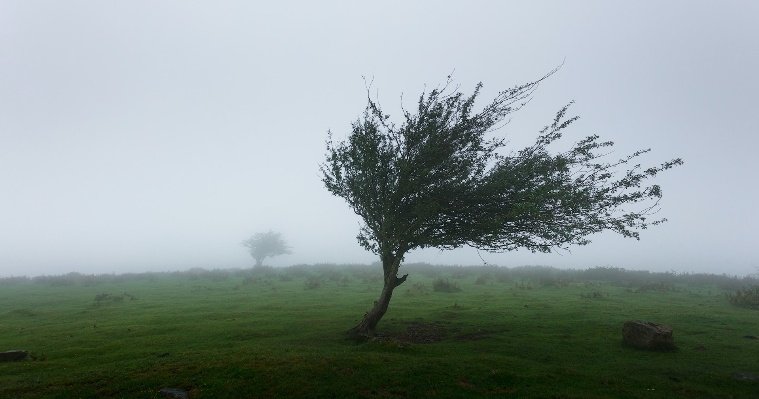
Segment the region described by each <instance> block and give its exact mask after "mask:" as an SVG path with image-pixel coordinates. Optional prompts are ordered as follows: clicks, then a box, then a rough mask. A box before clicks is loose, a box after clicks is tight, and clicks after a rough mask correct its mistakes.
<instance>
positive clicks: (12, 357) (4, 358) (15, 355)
mask: <svg viewBox="0 0 759 399" xmlns="http://www.w3.org/2000/svg"><path fill="white" fill-rule="evenodd" d="M27 356H29V352H27V351H21V350H12V351H6V352H0V362H17V361H19V360H24V359H26V357H27Z"/></svg>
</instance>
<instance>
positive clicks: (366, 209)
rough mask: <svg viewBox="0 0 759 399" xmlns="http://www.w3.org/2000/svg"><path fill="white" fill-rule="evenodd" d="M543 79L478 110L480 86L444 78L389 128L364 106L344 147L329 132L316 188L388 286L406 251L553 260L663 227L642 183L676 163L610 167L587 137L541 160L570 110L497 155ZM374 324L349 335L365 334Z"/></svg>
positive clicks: (374, 106)
mask: <svg viewBox="0 0 759 399" xmlns="http://www.w3.org/2000/svg"><path fill="white" fill-rule="evenodd" d="M549 75H550V74H549ZM549 75H546V76H544V77H543V78H541V79H539V80H537V81H535V82H531V83H527V84H523V85H519V86H516V87H513V88H511V89H508V90H505V91H502V92H500V93H499V94H498V95H497V96H496V97H495V98H494V99H493V100H492V101H491V102H489V103H488V104H486V105H485V106H484V107H481V108H479V109H478V108H477V107H476V104H475V100H476V99H477V97H478V95H479V93H480V90H481V88H482V84H478V85H477V86H476V87H475V88H474V91H473V93H472V94H471V95H464V94H463V93H461V92H460V91H459V90H458V89H449V88H450V86H451V85H450V79H449V83H448V84H446V85H445V86H443V87H441V88H435V89H433V90H431V91H429V92H423V93H422V94H421V95H420V96H419V98H418V101H417V102H416V104H415V108H414V109H413V112H412V111H410V110H406V109H404V110H403V117H402V120H401V122H400V123H399V124H396V123H394V122H393V121H392V120H391V118H390V116H389V115H388V114H386V113H385V112H384V111H383V110H382V108H381V107H380V105H379V104H378V102H377V101H375V100H373V99H372V98H371V97H370V96H368V104H367V106H366V109H365V111H364V113H363V115H362V116H361V117H360V118H359V119H358V120H357V121H355V122H354V123H353V124H352V129H351V132H350V134H349V135H348V137H347V139H346V140H343V141H335V140H334V138H333V135H332V133H331V132H330V133H329V135H328V139H327V154H326V160H325V162H324V163H323V164H322V165H321V171H322V176H323V182H324V184H325V186H326V188H327V189H328V190H329V192H331V193H332V194H334V195H336V196H338V197H341V198H343V199H344V200H345V201H346V202H347V203H348V205H349V206H350V207H351V208H352V209H353V211H354V212H355V213H356V214H357V215H359V216H360V217H361V219H362V221H363V225H362V227H361V229H360V232H359V235H358V237H357V238H358V241H359V243H360V244H361V245H362V246H363V247H364V248H366V249H367V250H370V251H372V252H374V253H376V254H378V255H379V256H380V258H381V260H382V263H383V268H384V271H385V276H386V281H385V285H386V287H387V286H388V285H390V286H393V285H394V286H397V285H400V284H401V283H403V281H404V280H405V276H404V277H401V278H398V277H397V272H398V268H399V266H400V262H401V261H402V259H403V257H404V255H405V254H406V253H407V252H408V251H410V250H413V249H416V248H426V247H436V248H442V249H450V248H458V247H461V246H465V245H468V246H472V247H475V248H478V249H483V250H487V251H511V250H515V249H518V248H526V249H528V250H531V251H538V252H551V251H553V250H555V249H558V248H566V247H568V246H570V245H585V244H588V243H589V242H590V241H589V239H588V236H589V235H591V234H593V233H596V232H600V231H603V230H611V231H614V232H616V233H619V234H621V235H622V236H625V237H632V238H636V239H638V238H639V231H640V230H642V229H646V228H647V227H648V226H651V225H656V224H659V223H661V222H663V221H664V219H663V218H659V219H653V220H651V219H649V217H650V216H651V215H653V214H655V213H656V212H657V211H658V204H659V199H660V198H661V196H662V190H661V188H660V187H659V186H658V185H656V184H649V181H650V179H651V178H653V177H655V176H656V175H657V174H659V173H660V172H662V171H664V170H667V169H670V168H672V167H673V166H676V165H679V164H681V163H682V161H681V160H680V159H673V160H670V161H666V162H664V163H661V164H659V165H657V166H652V167H646V168H643V167H642V166H641V165H640V164H638V163H635V162H636V159H637V158H638V157H640V156H641V155H643V154H645V153H647V152H649V151H650V150H649V149H644V150H640V151H636V152H634V153H632V154H630V155H628V156H625V157H622V158H621V159H614V160H611V161H609V160H607V159H608V158H609V154H610V152H611V151H610V148H611V147H612V146H613V145H614V143H613V142H611V141H601V140H600V138H599V136H597V135H590V136H587V137H585V138H583V139H581V140H579V141H576V142H575V143H574V145H572V146H571V148H570V149H569V150H566V151H559V152H553V153H552V152H550V151H549V147H550V146H551V144H553V143H555V142H556V141H557V140H559V139H561V138H562V136H563V133H564V131H565V129H566V128H567V127H568V126H570V125H571V124H572V123H573V122H575V121H576V120H577V119H578V117H577V116H568V115H567V112H568V110H569V107H570V105H571V103H570V104H568V105H566V106H564V107H562V108H561V109H560V110H559V111H558V112H557V113H556V115H555V117H554V119H553V121H552V122H551V123H550V124H549V125H547V126H545V127H543V128H542V129H541V130H540V131H539V133H538V135H537V138H536V140H535V143H534V144H532V145H531V146H528V147H526V148H523V149H521V150H518V151H515V152H514V151H512V152H507V151H505V147H506V145H507V142H506V140H505V139H504V138H503V137H500V136H498V135H497V134H495V133H498V129H497V128H498V127H499V126H502V123H503V121H504V120H505V118H506V117H508V116H509V115H510V114H512V113H513V112H515V111H517V110H519V109H520V108H521V107H522V106H523V105H524V104H525V103H526V101H527V100H528V99H529V97H530V96H531V95H532V93H533V92H534V90H535V89H536V88H537V86H538V85H539V83H540V82H541V81H542V80H544V79H545V78H546V77H548V76H549ZM393 288H394V287H393ZM389 291H390V292H389V293H390V294H391V293H392V289H390V290H389ZM383 293H384V290H383ZM381 299H383V298H382V297H381ZM387 300H388V301H389V295H388V298H387ZM380 302H382V301H380ZM385 310H386V305H385ZM370 313H372V312H371V311H370V312H369V313H368V315H369V314H370ZM380 313H381V314H380V315H379V317H380V318H381V317H382V314H384V311H382V312H380ZM378 320H379V319H377V320H376V321H378ZM364 321H366V320H364ZM376 321H375V322H369V323H364V324H365V325H364V326H357V327H360V328H359V330H362V331H361V332H364V333H365V332H368V331H371V330H373V329H374V326H375V325H376Z"/></svg>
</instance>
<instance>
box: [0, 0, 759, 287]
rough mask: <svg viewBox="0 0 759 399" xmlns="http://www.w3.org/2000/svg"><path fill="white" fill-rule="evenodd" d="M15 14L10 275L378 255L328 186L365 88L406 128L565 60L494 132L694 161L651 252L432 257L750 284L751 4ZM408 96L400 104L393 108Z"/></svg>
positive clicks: (5, 175) (4, 156) (754, 8)
mask: <svg viewBox="0 0 759 399" xmlns="http://www.w3.org/2000/svg"><path fill="white" fill-rule="evenodd" d="M534 3H535V4H532V3H531V4H529V5H517V4H514V3H510V2H453V1H435V2H401V1H393V2H381V3H372V4H369V3H364V2H326V1H320V2H305V1H304V2H276V3H271V4H268V3H267V4H265V5H263V4H262V3H261V4H259V3H257V2H244V1H220V2H185V1H162V2H155V1H137V0H133V1H128V2H100V1H66V2H61V1H28V0H19V1H12V0H5V1H3V2H0V276H11V275H24V274H25V275H36V274H58V273H65V272H70V271H78V272H82V273H121V272H139V271H148V270H151V271H161V270H184V269H189V268H192V267H203V268H237V267H250V266H252V264H253V259H252V258H251V257H250V256H249V255H248V253H247V252H246V249H245V248H243V247H242V246H241V245H240V242H241V241H242V240H244V239H246V238H248V237H250V236H251V235H252V234H253V233H256V232H260V231H267V230H275V231H279V232H281V233H282V235H283V237H284V238H285V240H287V242H288V243H289V244H290V246H291V247H292V250H293V254H291V255H285V256H279V257H276V258H271V259H267V261H266V262H267V263H268V264H271V265H274V266H284V265H291V264H296V263H319V262H334V263H369V262H373V261H375V260H376V259H375V257H374V256H373V255H372V254H371V253H368V252H366V251H364V250H363V249H362V248H361V247H360V246H359V245H358V244H357V242H356V239H355V236H356V234H357V233H358V228H359V224H360V220H359V218H358V217H357V216H355V215H354V214H353V213H352V211H351V210H350V209H349V207H348V206H347V204H346V203H345V202H344V201H343V200H341V199H339V198H336V197H333V196H331V195H330V194H329V193H328V192H327V190H326V189H325V188H324V187H323V184H322V182H321V180H320V174H319V169H318V168H319V164H320V163H321V162H322V160H323V158H324V152H325V146H324V141H325V139H326V135H327V130H332V132H333V133H334V135H335V137H336V138H338V139H340V138H344V137H346V135H347V134H348V132H349V129H350V123H351V122H352V121H354V120H355V119H356V118H357V117H358V116H359V115H360V114H361V112H362V111H363V108H364V106H365V103H366V89H365V82H364V80H363V79H362V76H366V77H367V79H368V80H373V89H372V90H373V95H376V96H377V97H378V98H379V99H380V102H381V103H382V104H383V107H384V108H385V110H386V111H387V112H389V113H390V114H391V115H394V116H399V114H400V106H401V104H402V103H403V104H410V103H411V102H412V101H414V98H415V97H416V96H417V95H418V94H419V93H420V91H421V90H423V89H424V88H425V87H431V86H435V85H437V84H439V83H441V82H444V81H445V79H446V76H448V75H449V74H451V73H453V77H454V80H455V81H456V82H457V83H458V84H460V85H461V90H462V91H464V92H470V91H471V90H472V89H473V87H474V86H475V84H476V83H477V82H480V81H481V82H483V84H484V89H483V92H482V96H481V100H482V101H483V102H486V101H487V100H488V99H489V98H491V97H492V96H494V95H495V94H496V93H497V92H498V91H500V90H503V89H505V88H508V87H511V86H513V85H515V84H518V83H525V82H528V81H531V80H534V79H536V78H538V77H540V76H542V75H544V74H545V73H546V72H548V71H550V70H551V69H553V68H554V67H556V66H557V65H559V64H561V63H562V62H563V67H562V68H561V69H560V70H559V72H557V73H556V74H555V75H553V76H552V77H551V78H550V79H548V80H547V81H545V82H544V83H543V84H541V86H540V88H539V89H538V90H537V92H536V93H535V95H534V98H533V100H532V101H531V102H530V104H529V105H528V106H527V107H526V108H524V109H523V110H521V111H520V112H519V113H517V114H515V115H514V116H513V119H512V121H511V123H510V124H509V125H507V126H506V127H505V128H503V129H502V130H501V131H499V134H504V135H506V136H507V137H508V139H509V140H510V142H511V144H513V146H514V147H513V148H514V149H518V148H519V147H520V146H522V145H525V144H527V143H530V142H531V141H532V140H533V139H534V137H535V135H536V134H537V132H538V131H539V130H540V129H541V128H542V127H543V126H544V125H546V124H548V123H549V121H550V120H551V119H552V117H553V115H554V113H555V112H556V111H557V110H558V109H559V108H560V107H562V106H563V105H565V104H566V103H568V102H569V101H572V100H574V101H575V105H574V106H572V108H571V112H572V113H573V114H577V115H580V116H581V119H580V121H578V122H577V123H576V124H575V125H573V126H572V127H571V128H570V129H569V130H568V131H567V132H566V136H567V140H568V141H570V142H571V141H572V140H573V139H579V138H582V137H584V136H586V135H589V134H593V133H597V134H599V135H600V136H601V137H602V138H603V139H608V140H613V141H615V142H616V144H617V145H616V146H615V152H614V154H612V155H613V156H623V155H625V154H627V153H629V152H632V151H634V150H636V149H639V148H648V147H651V148H652V152H651V153H650V154H647V156H646V157H645V159H644V160H643V161H644V162H645V163H647V164H651V165H656V164H659V163H660V162H663V161H666V160H669V159H671V158H674V157H682V158H683V159H684V160H685V165H684V166H682V167H678V168H675V169H673V170H671V171H668V172H667V173H665V174H664V175H662V176H661V177H660V178H657V182H658V183H659V184H661V185H662V188H663V192H664V198H663V200H662V202H661V208H662V210H661V212H660V213H659V214H658V215H657V216H662V217H666V218H668V219H669V221H668V222H667V223H665V224H663V225H661V226H657V227H654V228H651V229H648V230H645V231H643V232H642V233H641V240H640V241H635V240H632V239H624V238H621V237H618V236H616V235H614V234H599V235H596V236H594V237H592V239H593V243H592V244H590V245H588V246H584V247H574V248H572V249H571V252H561V253H558V254H532V253H530V252H529V251H517V252H510V253H502V254H491V253H486V252H480V253H479V254H478V253H477V251H475V250H473V249H471V248H463V249H460V250H455V251H439V250H424V251H415V252H413V253H411V254H410V255H409V256H407V258H406V260H407V261H411V262H421V261H423V262H429V263H433V264H482V263H483V262H487V263H488V264H499V265H504V266H519V265H537V264H539V265H549V266H555V267H562V268H565V267H569V268H585V267H592V266H606V265H611V266H618V267H624V268H630V269H647V270H654V271H668V270H674V271H679V272H713V273H729V274H750V273H756V272H757V271H758V268H759V255H758V254H757V251H756V244H757V243H758V242H759V233H757V229H756V227H755V226H756V225H757V222H759V220H757V219H759V218H758V217H757V215H759V212H757V210H756V208H755V203H756V201H757V198H759V195H758V194H759V189H758V188H757V184H756V182H757V177H756V173H757V171H759V157H757V156H756V151H757V148H758V146H759V135H758V134H757V128H756V123H755V114H756V107H757V99H756V98H757V97H756V93H758V92H759V77H757V73H756V71H759V41H757V38H759V25H758V24H757V23H756V16H757V15H759V3H757V2H754V1H727V2H713V1H709V2H707V1H670V2H658V1H644V2H622V1H613V2H607V1H584V2H559V1H556V2H534ZM401 94H403V99H402V98H401Z"/></svg>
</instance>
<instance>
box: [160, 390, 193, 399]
mask: <svg viewBox="0 0 759 399" xmlns="http://www.w3.org/2000/svg"><path fill="white" fill-rule="evenodd" d="M158 393H160V394H161V396H163V397H164V398H172V399H190V394H188V393H187V391H185V390H184V389H179V388H163V389H161V390H160V391H159V392H158Z"/></svg>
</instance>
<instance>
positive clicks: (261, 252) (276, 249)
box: [242, 230, 292, 266]
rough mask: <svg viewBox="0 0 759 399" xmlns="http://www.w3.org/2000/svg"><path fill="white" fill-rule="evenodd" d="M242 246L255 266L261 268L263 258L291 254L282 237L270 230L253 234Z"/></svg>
mask: <svg viewBox="0 0 759 399" xmlns="http://www.w3.org/2000/svg"><path fill="white" fill-rule="evenodd" d="M242 245H243V246H244V247H247V248H248V250H249V251H250V256H252V257H253V259H255V260H256V266H261V265H262V264H263V260H264V259H265V258H268V257H272V256H278V255H287V254H290V253H292V252H291V251H290V247H289V246H288V245H287V243H285V240H284V239H283V238H282V235H281V234H280V233H277V232H274V231H271V230H269V231H267V232H265V233H256V234H254V235H253V236H251V237H250V238H248V239H247V240H245V241H243V242H242Z"/></svg>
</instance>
